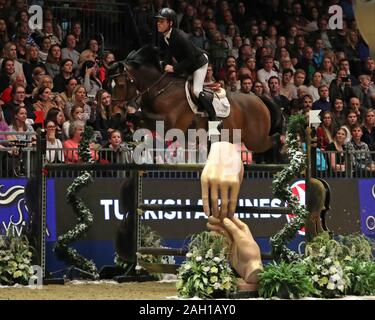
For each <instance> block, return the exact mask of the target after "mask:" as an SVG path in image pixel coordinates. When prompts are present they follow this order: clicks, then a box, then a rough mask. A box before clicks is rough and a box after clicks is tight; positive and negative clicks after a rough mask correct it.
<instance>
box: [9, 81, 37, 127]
mask: <svg viewBox="0 0 375 320" xmlns="http://www.w3.org/2000/svg"><path fill="white" fill-rule="evenodd" d="M11 95H12V100H11V101H10V102H8V103H6V104H5V105H4V106H3V108H2V109H3V113H4V119H5V121H6V122H7V124H11V122H12V119H13V115H14V112H15V110H16V109H17V108H18V107H24V108H26V110H27V114H28V118H31V119H34V117H35V116H34V114H33V107H32V105H31V104H30V103H29V101H28V100H25V97H26V94H25V86H24V85H22V84H15V85H14V86H13V87H12V93H11Z"/></svg>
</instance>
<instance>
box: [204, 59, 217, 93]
mask: <svg viewBox="0 0 375 320" xmlns="http://www.w3.org/2000/svg"><path fill="white" fill-rule="evenodd" d="M203 86H205V87H206V86H207V87H210V88H212V89H213V90H215V89H216V88H218V87H220V84H219V83H218V82H217V81H216V79H215V77H214V70H213V66H212V63H209V64H208V66H207V73H206V77H205V78H204V82H203Z"/></svg>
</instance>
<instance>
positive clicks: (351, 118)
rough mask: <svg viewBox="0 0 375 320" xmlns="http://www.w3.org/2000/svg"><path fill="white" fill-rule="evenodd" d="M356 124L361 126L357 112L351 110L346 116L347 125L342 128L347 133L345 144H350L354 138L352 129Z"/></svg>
mask: <svg viewBox="0 0 375 320" xmlns="http://www.w3.org/2000/svg"><path fill="white" fill-rule="evenodd" d="M356 124H359V122H358V116H357V113H356V112H355V111H351V110H349V111H348V113H347V114H346V119H345V123H344V125H343V126H341V128H343V129H344V130H345V131H346V139H345V143H348V142H349V141H350V139H351V138H352V134H351V132H352V127H353V126H354V125H356Z"/></svg>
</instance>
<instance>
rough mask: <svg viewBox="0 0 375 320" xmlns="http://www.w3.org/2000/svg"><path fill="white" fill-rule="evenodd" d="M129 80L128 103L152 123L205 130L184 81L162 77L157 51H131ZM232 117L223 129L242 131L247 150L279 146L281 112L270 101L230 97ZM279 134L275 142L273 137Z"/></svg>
mask: <svg viewBox="0 0 375 320" xmlns="http://www.w3.org/2000/svg"><path fill="white" fill-rule="evenodd" d="M122 66H123V72H124V73H125V76H126V86H125V91H126V92H127V93H126V94H125V97H126V100H130V99H132V98H135V90H134V89H135V88H136V89H137V91H138V94H137V96H136V98H138V99H139V100H140V105H141V107H142V111H143V112H144V113H145V114H146V116H147V117H148V118H149V119H152V120H154V122H155V120H163V121H164V126H165V129H166V130H169V129H171V128H178V129H180V130H182V131H183V132H186V131H187V129H189V128H192V125H194V124H196V126H195V128H196V129H199V128H204V129H205V128H206V127H207V120H206V119H205V118H201V117H200V118H199V119H197V118H196V116H195V115H194V113H193V112H192V111H191V109H190V107H189V104H188V101H187V98H186V94H185V81H186V79H185V78H182V77H176V76H174V75H173V74H163V73H162V72H161V69H160V61H159V54H158V51H157V49H156V48H154V47H152V46H145V47H142V48H140V49H139V50H138V51H132V52H131V53H130V54H129V55H128V57H127V58H126V59H125V60H124V61H122ZM227 97H228V100H229V102H230V105H231V112H230V115H229V116H228V117H227V118H225V119H224V120H223V128H224V129H230V130H229V131H230V132H232V130H231V129H241V139H242V142H243V143H244V144H245V146H246V147H247V149H249V150H251V151H254V152H264V151H266V150H269V149H270V148H271V147H272V145H273V142H276V143H278V141H274V140H277V137H278V135H277V134H276V133H280V131H281V122H282V117H281V111H280V110H279V108H277V106H275V105H273V103H272V102H271V101H269V100H268V99H267V98H263V99H260V98H259V97H257V96H255V95H247V94H243V93H229V92H227ZM273 134H276V135H275V136H274V137H275V138H274V139H273V137H272V135H273Z"/></svg>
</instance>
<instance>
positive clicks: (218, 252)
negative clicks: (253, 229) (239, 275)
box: [177, 232, 237, 299]
mask: <svg viewBox="0 0 375 320" xmlns="http://www.w3.org/2000/svg"><path fill="white" fill-rule="evenodd" d="M228 250H229V248H228V243H227V240H226V239H225V238H224V237H223V236H222V235H218V234H215V233H210V232H202V233H200V234H198V235H195V236H193V238H192V240H191V242H190V244H189V252H188V253H187V255H186V260H185V261H184V263H183V264H182V265H181V267H180V268H179V271H178V276H177V278H178V281H177V291H178V293H179V295H180V296H181V297H183V298H192V297H199V298H203V299H207V298H215V297H221V296H223V295H225V294H227V293H229V292H231V291H234V290H235V289H236V284H237V279H236V277H235V275H234V273H233V270H232V268H231V266H230V264H229V261H228V254H229V251H228Z"/></svg>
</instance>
